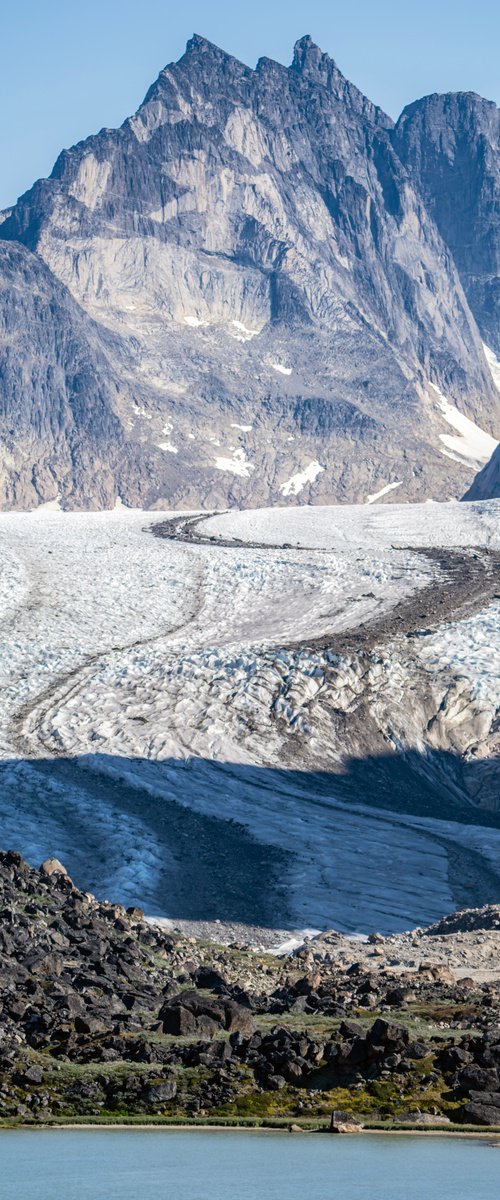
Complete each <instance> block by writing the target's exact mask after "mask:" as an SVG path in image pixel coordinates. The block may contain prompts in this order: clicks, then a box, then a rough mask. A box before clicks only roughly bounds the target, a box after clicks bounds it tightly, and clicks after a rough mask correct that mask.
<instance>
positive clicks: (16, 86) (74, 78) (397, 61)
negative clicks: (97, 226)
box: [0, 0, 500, 207]
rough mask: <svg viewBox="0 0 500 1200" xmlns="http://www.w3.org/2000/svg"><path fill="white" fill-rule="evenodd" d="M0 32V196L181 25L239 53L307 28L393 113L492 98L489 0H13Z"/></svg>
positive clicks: (118, 105) (275, 46) (499, 78)
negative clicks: (452, 98) (465, 95)
mask: <svg viewBox="0 0 500 1200" xmlns="http://www.w3.org/2000/svg"><path fill="white" fill-rule="evenodd" d="M0 31H1V32H0V37H1V47H2V55H1V71H0V150H1V163H2V171H1V174H0V207H4V206H7V205H8V204H11V203H12V202H13V201H14V200H15V199H16V197H17V196H18V195H19V194H20V193H21V192H23V191H25V190H26V188H28V187H29V186H30V185H31V184H32V183H33V182H34V180H35V179H36V178H38V177H39V176H41V175H47V174H49V172H50V170H51V168H52V165H53V163H54V160H55V159H56V157H57V155H58V153H59V151H60V150H61V149H62V148H63V147H64V146H70V145H72V144H73V143H74V142H76V141H78V140H79V139H81V138H83V137H85V136H87V135H88V134H90V133H93V132H95V131H96V130H98V129H100V128H101V127H102V126H103V125H108V126H113V125H119V124H121V122H122V121H123V120H124V118H125V117H126V116H128V115H129V114H130V113H131V112H133V111H134V110H135V109H136V108H137V106H138V104H139V103H140V101H141V100H142V98H143V96H144V93H145V92H146V90H147V88H148V86H149V84H150V83H151V82H152V81H153V79H155V78H156V76H157V74H158V72H159V71H160V70H161V68H162V67H163V66H165V64H166V63H167V62H171V61H172V60H174V59H176V58H179V56H180V55H181V54H182V53H183V50H184V47H185V43H186V41H187V39H188V38H189V37H190V36H191V34H192V33H193V32H196V33H201V34H203V35H204V36H205V37H208V38H210V40H211V41H214V42H217V43H218V44H219V45H221V46H223V47H224V49H226V50H228V51H229V52H230V53H232V54H235V55H237V57H239V58H241V59H243V61H244V62H246V63H248V64H249V65H250V66H255V63H256V61H257V59H258V58H259V56H260V55H267V56H269V57H271V58H276V59H278V61H280V62H284V63H289V62H290V60H291V54H292V46H293V43H294V42H295V41H296V39H297V38H298V37H301V36H302V35H303V34H305V33H310V34H311V36H312V37H313V38H314V40H315V41H316V42H318V44H319V45H320V46H321V47H322V49H324V50H327V51H328V53H329V54H331V55H332V57H333V58H335V59H336V61H337V63H338V65H339V67H340V68H341V70H342V71H343V72H344V74H345V75H347V76H348V77H349V78H350V79H352V80H353V82H354V83H356V84H357V85H358V87H361V88H362V90H363V91H364V92H365V93H366V94H367V95H369V96H370V97H371V99H372V100H374V101H376V102H377V103H379V104H381V105H382V106H383V107H384V108H385V109H386V111H387V112H390V114H391V115H392V116H397V115H398V113H399V112H400V111H401V109H402V108H403V107H404V105H405V104H407V103H409V102H410V101H411V100H414V99H416V98H417V97H419V96H423V95H425V94H427V93H429V92H436V91H438V92H442V91H476V92H480V93H481V94H482V95H484V96H487V97H488V98H489V99H492V100H496V101H497V103H498V102H500V71H499V67H498V57H499V45H500V5H499V4H498V2H497V0H476V2H475V3H471V2H470V0H467V2H466V0H419V2H418V4H417V3H413V4H411V5H410V4H408V3H404V0H399V2H396V0H350V2H349V0H342V3H338V2H336V0H307V3H305V2H304V0H301V2H300V3H298V2H297V0H271V2H270V0H266V2H265V0H247V3H245V2H244V0H243V3H242V0H231V2H229V0H212V3H209V4H207V3H202V2H201V0H182V2H179V0H177V3H175V4H172V3H171V0H162V2H160V0H134V3H132V2H131V0H86V2H85V3H82V2H81V0H64V2H63V0H42V2H40V0H24V3H23V4H19V3H18V4H15V3H10V4H9V5H8V6H5V7H4V11H3V16H2V22H1V26H0Z"/></svg>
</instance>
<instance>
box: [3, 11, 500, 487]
mask: <svg viewBox="0 0 500 1200" xmlns="http://www.w3.org/2000/svg"><path fill="white" fill-rule="evenodd" d="M489 111H490V110H489V108H488V113H489ZM455 123H456V122H455V115H454V109H453V106H452V107H451V108H450V110H449V113H448V110H447V109H444V110H443V111H442V112H441V111H438V112H437V113H436V114H435V116H434V117H433V119H432V121H431V122H430V123H429V122H427V121H423V120H421V119H418V120H417V119H415V121H414V119H413V118H412V119H411V121H409V122H408V123H407V125H404V124H402V125H400V126H399V127H398V130H396V132H395V133H393V123H392V122H391V120H390V118H389V117H387V116H386V115H385V113H383V112H382V111H381V109H379V108H377V107H376V106H375V105H373V104H372V103H371V101H370V100H368V99H367V98H366V97H365V96H364V95H363V94H362V93H361V92H360V91H359V89H358V88H356V87H355V86H354V85H353V84H351V83H350V82H349V81H348V80H347V79H346V78H345V77H344V75H342V72H341V71H340V70H339V69H338V67H337V66H336V63H335V62H334V60H333V59H332V58H330V57H329V55H328V54H325V53H323V51H322V50H321V49H320V48H319V47H318V46H317V45H316V44H315V43H314V41H313V40H312V38H311V37H310V36H309V35H306V36H305V37H303V38H301V39H300V40H299V41H298V42H297V44H296V46H295V51H294V57H293V62H292V64H291V66H290V67H288V68H287V67H285V66H282V65H280V64H279V63H275V62H273V61H272V60H271V59H268V58H262V59H260V60H259V63H258V66H257V69H256V70H253V69H251V68H250V67H248V66H246V65H245V64H244V63H241V62H239V61H238V60H237V59H235V58H233V57H232V56H231V55H229V54H226V53H225V51H224V50H221V49H220V48H219V47H218V46H216V45H214V43H212V42H210V41H209V40H208V39H207V38H204V37H201V36H200V35H199V34H195V35H194V36H193V37H192V38H191V39H190V41H189V42H188V45H187V49H186V52H185V54H184V55H183V56H182V58H181V59H180V60H179V61H178V62H177V63H173V64H171V65H170V66H167V67H166V68H165V69H164V70H163V71H162V72H161V73H160V75H159V77H158V79H157V80H156V82H155V83H154V84H153V85H152V87H151V88H150V90H149V92H148V94H147V96H146V98H145V100H144V102H143V103H142V104H141V105H140V106H139V108H138V110H137V112H136V113H135V115H134V116H132V117H130V118H129V119H128V120H126V121H125V122H124V124H123V125H122V127H121V128H120V129H118V130H106V131H101V132H100V133H98V134H97V135H95V136H93V137H89V138H88V139H86V141H84V142H81V143H79V144H78V145H77V146H74V147H73V148H72V149H70V150H68V151H64V152H63V153H62V154H61V155H60V157H59V159H58V161H57V164H56V167H55V168H54V171H53V172H52V175H51V177H50V178H49V179H48V180H39V181H38V183H37V184H35V185H34V187H33V188H32V189H31V190H30V191H29V192H27V193H26V194H25V195H24V196H23V197H21V199H20V200H19V201H18V203H17V204H16V205H15V206H14V208H13V209H12V211H11V212H10V213H9V214H8V215H7V214H5V217H4V219H3V220H2V222H1V223H0V239H1V243H0V245H1V244H3V245H4V247H5V244H6V243H9V242H11V243H12V242H17V243H22V244H23V245H24V247H25V248H27V249H28V250H29V251H31V252H32V256H31V257H30V256H29V255H24V256H23V255H21V256H20V255H18V256H17V258H16V257H15V256H14V257H12V256H10V257H9V255H8V254H7V253H5V252H4V253H3V254H2V255H0V263H1V264H2V270H3V272H4V291H3V292H2V293H1V294H2V296H3V310H2V312H3V317H2V315H1V313H0V332H2V330H3V329H4V332H5V334H6V337H5V341H4V343H3V345H1V344H0V373H1V374H2V376H3V380H4V396H5V399H4V404H5V413H6V417H5V421H6V432H5V446H6V447H7V451H8V455H7V458H6V460H5V467H4V475H3V476H2V474H1V470H0V495H3V498H4V503H8V504H10V505H13V506H14V505H17V506H20V507H22V506H23V505H26V504H32V503H33V502H34V498H35V497H39V498H40V499H52V498H53V493H54V472H55V469H56V468H55V464H56V462H57V471H56V474H57V487H59V485H60V484H61V486H60V487H59V490H60V491H61V495H62V501H61V502H62V503H63V504H64V505H67V506H70V507H71V506H73V507H78V506H79V505H81V504H82V502H84V503H85V504H86V505H87V506H88V505H94V504H95V505H99V506H101V505H103V504H104V505H105V506H106V505H108V504H111V505H112V504H113V503H114V501H115V500H116V498H117V495H118V496H119V497H120V498H121V499H122V500H123V501H124V502H125V503H127V504H132V505H137V504H141V505H142V506H149V505H151V504H155V503H156V504H160V503H162V504H164V505H169V504H176V505H177V506H182V505H186V506H189V505H193V506H194V507H200V506H213V507H218V506H219V507H224V506H226V505H227V503H228V502H229V503H236V504H245V505H254V506H255V505H258V504H261V503H270V502H271V503H273V502H275V503H280V502H281V500H282V499H283V497H285V498H286V497H287V496H290V497H291V498H292V499H295V497H297V496H300V499H301V500H303V501H307V502H311V501H315V502H323V503H326V502H331V501H332V500H344V501H358V500H363V499H365V498H366V496H367V495H372V494H375V495H378V493H379V492H380V491H382V494H383V495H386V493H387V485H389V486H390V487H392V488H395V487H397V488H398V489H399V488H401V492H399V491H398V492H397V496H398V498H400V499H403V498H404V499H405V500H410V499H425V498H427V496H429V495H432V496H433V497H434V498H437V497H439V496H440V495H441V493H442V489H443V488H444V494H445V495H446V496H449V495H457V496H458V495H463V493H464V491H465V490H466V488H467V486H469V484H470V483H471V482H472V475H473V471H474V470H475V468H476V466H477V463H476V462H475V461H474V464H473V466H470V467H469V468H467V464H466V466H465V467H464V465H463V463H462V461H461V458H460V457H457V456H456V455H455V454H454V453H451V454H450V453H447V452H446V451H445V449H444V443H443V444H441V440H440V436H441V433H443V434H446V433H449V430H447V429H446V423H444V424H443V422H444V418H443V416H442V407H441V408H440V407H439V404H440V403H441V404H442V402H441V401H439V402H438V400H437V399H436V391H434V392H433V391H432V389H431V391H429V387H430V381H432V383H433V384H435V385H436V387H437V388H438V389H440V391H439V392H438V394H439V395H441V394H442V395H443V396H445V397H446V398H447V400H448V402H450V403H453V404H454V405H457V406H458V407H459V408H460V409H461V411H463V412H464V415H468V416H471V417H472V418H473V419H474V420H476V421H477V422H478V424H480V425H481V428H482V429H483V430H487V431H488V432H489V433H491V434H493V435H494V436H495V437H496V436H497V428H498V410H499V407H500V400H499V397H498V393H497V392H496V391H495V390H494V387H493V383H492V378H491V374H490V370H489V367H488V363H487V362H486V359H485V355H484V351H483V348H482V345H481V339H480V337H479V332H478V328H477V325H476V322H475V320H474V317H473V315H472V312H471V308H473V311H474V315H475V316H476V319H478V314H480V313H483V312H484V313H486V310H487V300H488V297H487V296H486V294H485V295H484V304H478V303H477V302H476V300H477V283H474V279H473V266H474V261H476V263H478V264H480V265H481V270H483V266H484V272H485V290H487V289H488V288H489V289H490V292H492V294H493V292H494V289H495V287H496V284H495V281H494V278H493V283H492V282H491V280H492V277H493V276H494V277H496V276H497V275H498V271H497V270H496V267H495V264H494V256H495V254H494V240H491V239H492V238H493V234H494V230H493V228H492V214H491V212H490V211H489V209H488V203H487V196H488V193H487V192H481V191H479V192H478V193H477V195H476V192H474V189H473V188H472V187H469V188H468V187H467V186H466V182H467V178H469V177H470V178H471V179H475V178H476V175H475V172H477V166H478V159H477V147H476V145H475V141H474V138H470V139H469V141H471V145H470V147H469V148H468V151H467V153H466V152H465V150H467V138H465V149H464V152H463V153H462V151H461V152H460V154H455V157H454V162H455V168H456V169H454V171H453V172H451V174H449V175H448V176H447V175H445V173H442V177H443V179H445V180H446V186H447V188H448V185H449V193H450V203H448V202H446V205H445V207H444V209H443V207H441V208H439V206H438V205H437V204H434V202H433V199H432V194H431V186H432V182H433V179H434V180H435V179H439V178H440V177H441V176H440V174H439V170H440V168H439V161H440V159H439V155H440V145H441V144H442V139H440V138H439V137H438V138H437V140H436V139H434V138H433V137H432V136H431V132H430V131H431V128H432V129H434V126H435V128H436V130H437V131H438V132H439V130H442V129H446V130H448V129H449V127H451V128H452V129H453V127H454V124H455ZM486 124H488V123H487V122H486ZM410 126H411V129H410V128H409V127H410ZM485 128H486V125H485ZM488 129H489V130H490V125H488ZM417 142H419V144H420V143H421V144H422V147H423V148H422V152H421V154H420V156H418V155H416V154H415V153H414V147H415V145H416V143H417ZM487 142H488V147H491V153H490V150H488V159H487V162H486V160H485V162H486V167H487V171H486V174H485V168H484V165H482V166H481V170H482V171H483V176H484V177H486V175H487V177H488V180H489V179H490V177H491V179H492V180H493V182H494V171H495V168H494V147H495V145H496V143H495V135H494V131H493V132H491V130H490V132H488V137H487ZM462 175H463V176H464V180H465V182H464V180H462ZM442 191H444V187H443V189H442ZM457 191H458V192H459V194H460V197H465V198H466V199H467V198H468V203H469V202H470V203H469V207H471V206H472V208H473V209H474V212H472V216H473V217H474V220H473V222H472V225H471V223H470V221H469V212H468V211H465V210H464V213H463V220H461V222H460V223H459V226H458V227H457V221H456V219H455V217H456V213H457V211H458V210H459V208H460V206H459V205H457V204H456V203H455V200H454V199H453V200H451V196H452V193H453V196H454V195H455V193H456V192H457ZM474 206H475V207H474ZM462 207H464V206H462ZM450 214H451V215H450ZM448 218H450V219H448ZM471 228H472V229H473V234H474V236H473V237H468V239H467V247H469V249H468V250H467V253H468V254H469V258H470V262H469V261H468V260H467V262H463V255H462V257H460V245H461V244H462V242H463V236H462V235H463V234H464V230H465V231H467V229H469V230H470V229H471ZM455 235H457V236H455ZM485 235H487V236H486V237H485ZM464 236H465V235H464ZM443 243H444V244H443ZM464 245H465V243H464ZM495 245H496V243H495ZM492 247H493V249H492ZM450 250H451V251H452V254H453V258H452V255H451V254H450ZM447 251H448V252H447ZM453 260H454V261H453ZM457 265H458V268H459V270H460V272H461V275H462V283H464V281H465V284H466V286H465V291H466V292H467V300H468V301H469V303H467V301H466V299H465V297H464V294H463V290H462V286H461V284H460V281H459V278H458V275H457ZM42 267H43V268H44V269H43V270H42ZM469 270H470V272H471V275H470V283H469V280H468V278H467V277H466V273H465V272H466V271H469ZM487 271H489V275H488V277H487V276H486V272H487ZM16 272H17V275H18V277H19V278H18V281H17V288H18V290H17V292H16V293H15V296H16V297H17V299H16V303H15V304H14V298H15V296H14V288H15V286H16V281H15V279H14V275H15V274H16ZM30 278H32V280H33V283H34V282H35V281H36V282H37V284H38V283H39V282H40V287H42V284H43V291H44V295H46V296H47V297H50V296H53V298H54V303H56V302H57V305H58V310H59V306H60V305H62V306H63V308H64V305H65V297H66V312H67V322H66V325H67V334H68V338H67V342H65V343H64V344H63V343H62V342H61V339H60V337H56V336H55V331H54V330H51V331H50V330H49V328H48V318H47V313H48V312H50V311H51V310H50V307H45V309H44V311H43V313H42V312H40V314H38V310H37V312H36V313H34V312H33V295H34V294H35V295H36V294H37V292H36V288H34V287H31V286H30V283H29V280H30ZM0 288H1V281H0ZM21 294H22V298H23V302H22V303H21V302H20V300H19V296H20V295H21ZM489 311H491V312H493V308H492V307H491V304H490V310H489ZM28 321H29V322H30V329H29V332H30V336H29V338H26V339H25V338H24V335H23V337H22V338H21V341H22V345H23V348H24V349H23V354H25V362H24V368H23V369H24V376H23V378H22V380H20V376H19V361H18V358H16V355H15V354H14V353H13V351H12V349H11V347H12V346H13V344H14V338H15V336H17V334H16V331H17V332H18V333H19V335H20V336H21V333H20V330H19V328H18V323H19V322H21V324H22V328H23V329H24V330H26V328H27V322H28ZM490 325H491V322H490ZM77 326H78V327H79V328H80V333H81V338H80V340H81V343H82V346H81V355H78V354H77V353H76V343H75V340H74V331H75V328H76V327H77ZM4 327H5V328H4ZM480 327H481V331H482V332H483V330H485V331H486V332H487V334H488V336H485V333H484V332H483V337H484V340H485V341H486V342H487V343H488V345H490V346H491V347H492V348H493V349H495V348H496V346H495V340H494V332H493V331H491V333H490V329H489V326H488V323H487V321H486V320H484V321H482V323H481V325H480ZM33 347H36V352H37V357H36V361H35V359H34V357H33V354H32V350H33ZM44 347H45V348H46V350H47V354H48V355H49V358H50V362H49V360H47V364H46V368H47V369H46V371H45V366H43V365H42V364H43V361H44V360H43V349H44ZM61 347H62V351H63V352H62V351H61ZM71 347H73V348H74V349H75V354H74V355H73V352H71V354H70V348H71ZM49 352H50V353H49ZM61 353H62V357H61ZM73 358H75V361H80V360H81V361H85V362H86V363H88V375H87V376H86V378H85V379H84V380H82V379H81V377H80V376H79V375H76V374H75V370H74V363H73ZM70 360H71V362H70ZM103 363H105V364H107V365H106V366H104V367H103ZM70 366H71V369H69V367H70ZM54 378H56V379H57V380H58V381H59V383H60V401H61V403H60V405H59V408H58V417H55V416H53V414H52V412H51V405H52V404H53V403H54V386H53V384H52V383H51V381H52V380H53V379H54ZM97 381H99V383H100V385H101V386H99V388H98V387H97ZM93 405H95V406H96V411H100V412H101V413H102V423H101V426H100V428H99V429H97V426H96V424H95V423H94V428H95V429H96V430H97V436H98V442H99V454H101V456H102V462H103V463H105V464H106V470H105V471H104V472H102V483H101V484H99V485H97V484H96V479H95V476H96V472H95V471H94V474H93V480H94V482H93V485H92V491H91V492H90V491H89V486H88V479H87V480H86V479H85V478H84V477H83V471H82V468H81V463H82V462H83V461H84V460H86V459H85V453H84V442H86V441H87V439H88V432H87V413H88V410H89V409H92V406H93ZM34 409H35V410H36V411H39V410H40V411H41V412H42V413H43V414H44V420H43V422H42V424H41V425H40V438H39V441H37V438H35V441H36V442H37V448H34V449H32V450H31V449H28V446H29V444H28V442H27V441H26V438H25V437H24V439H23V443H22V446H21V445H20V446H19V447H18V446H17V441H16V435H15V433H13V432H12V431H13V430H16V429H18V428H19V429H21V428H24V426H26V425H29V421H30V413H31V412H32V411H33V410H34ZM75 411H76V412H78V413H79V414H81V415H82V420H81V423H80V425H79V426H78V433H77V432H76V431H75V425H74V423H73V424H72V421H71V413H74V412H75ZM398 413H404V421H405V433H404V438H403V440H402V438H401V421H400V419H399V417H398ZM15 414H17V416H16V415H15ZM45 418H46V419H45ZM58 420H59V421H60V424H61V425H64V430H63V431H62V432H61V430H59V432H54V422H55V426H57V421H58ZM23 422H24V425H23ZM116 427H118V429H119V430H120V440H117V438H116V437H115V438H114V443H113V446H112V447H111V446H109V445H108V444H107V442H106V439H107V438H109V431H110V429H115V428H116ZM37 428H38V426H37ZM1 436H2V433H1V429H0V443H1ZM37 437H38V435H37ZM405 439H406V440H405ZM75 442H76V443H77V446H76V449H75ZM105 443H106V444H105ZM119 444H120V447H121V448H120V455H119V457H120V462H121V463H122V469H120V470H119V471H118V470H117V468H116V446H117V445H119ZM388 444H391V446H392V447H393V449H392V450H391V455H390V456H389V457H387V455H386V453H385V450H384V448H385V447H387V445H388ZM55 446H57V447H59V450H58V454H59V452H61V453H63V458H64V455H67V464H68V465H67V469H66V471H65V472H64V471H62V476H61V470H62V469H61V466H60V460H59V457H58V454H57V455H56V452H55ZM61 447H63V450H62V451H61ZM124 447H126V449H124ZM446 454H447V456H445V455H446ZM92 455H93V461H94V463H95V466H96V470H97V469H99V470H100V467H99V456H98V453H97V450H96V449H95V450H93V452H92ZM33 461H37V462H38V463H39V464H42V463H43V464H44V466H43V470H42V468H41V467H39V469H38V471H37V476H36V479H37V482H36V486H35V485H34V484H33V471H32V463H33ZM64 461H66V460H64ZM481 461H482V460H481ZM75 464H76V465H75ZM111 464H112V465H111ZM0 468H1V459H0ZM467 469H469V475H468V476H467V474H466V470H467ZM77 476H78V481H77ZM2 479H3V482H2ZM42 483H43V486H42ZM2 489H3V492H2ZM56 490H57V488H56ZM387 494H388V493H387ZM390 494H392V492H391V493H390Z"/></svg>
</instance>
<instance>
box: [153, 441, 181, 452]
mask: <svg viewBox="0 0 500 1200" xmlns="http://www.w3.org/2000/svg"><path fill="white" fill-rule="evenodd" d="M156 444H157V446H158V449H159V450H167V451H168V453H169V454H178V453H179V447H178V446H173V445H172V442H157V443H156Z"/></svg>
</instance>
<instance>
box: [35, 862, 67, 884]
mask: <svg viewBox="0 0 500 1200" xmlns="http://www.w3.org/2000/svg"><path fill="white" fill-rule="evenodd" d="M40 874H41V875H47V876H49V878H50V876H52V875H65V876H66V878H67V879H69V875H68V872H67V870H66V867H63V864H62V862H59V859H58V858H46V859H45V861H44V862H43V863H42V865H41V867H40Z"/></svg>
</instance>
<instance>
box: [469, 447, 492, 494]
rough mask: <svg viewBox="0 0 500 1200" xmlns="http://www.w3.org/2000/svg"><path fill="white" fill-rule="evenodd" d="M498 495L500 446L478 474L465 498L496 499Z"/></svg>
mask: <svg viewBox="0 0 500 1200" xmlns="http://www.w3.org/2000/svg"><path fill="white" fill-rule="evenodd" d="M497 496H500V446H499V447H498V448H497V449H496V450H495V453H494V454H493V455H492V457H491V458H490V461H489V462H488V463H487V464H486V466H485V467H483V470H482V471H480V472H479V475H476V478H475V480H474V482H473V484H472V487H470V488H469V490H468V492H467V493H466V495H465V496H464V500H494V499H495V498H496V497H497Z"/></svg>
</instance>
